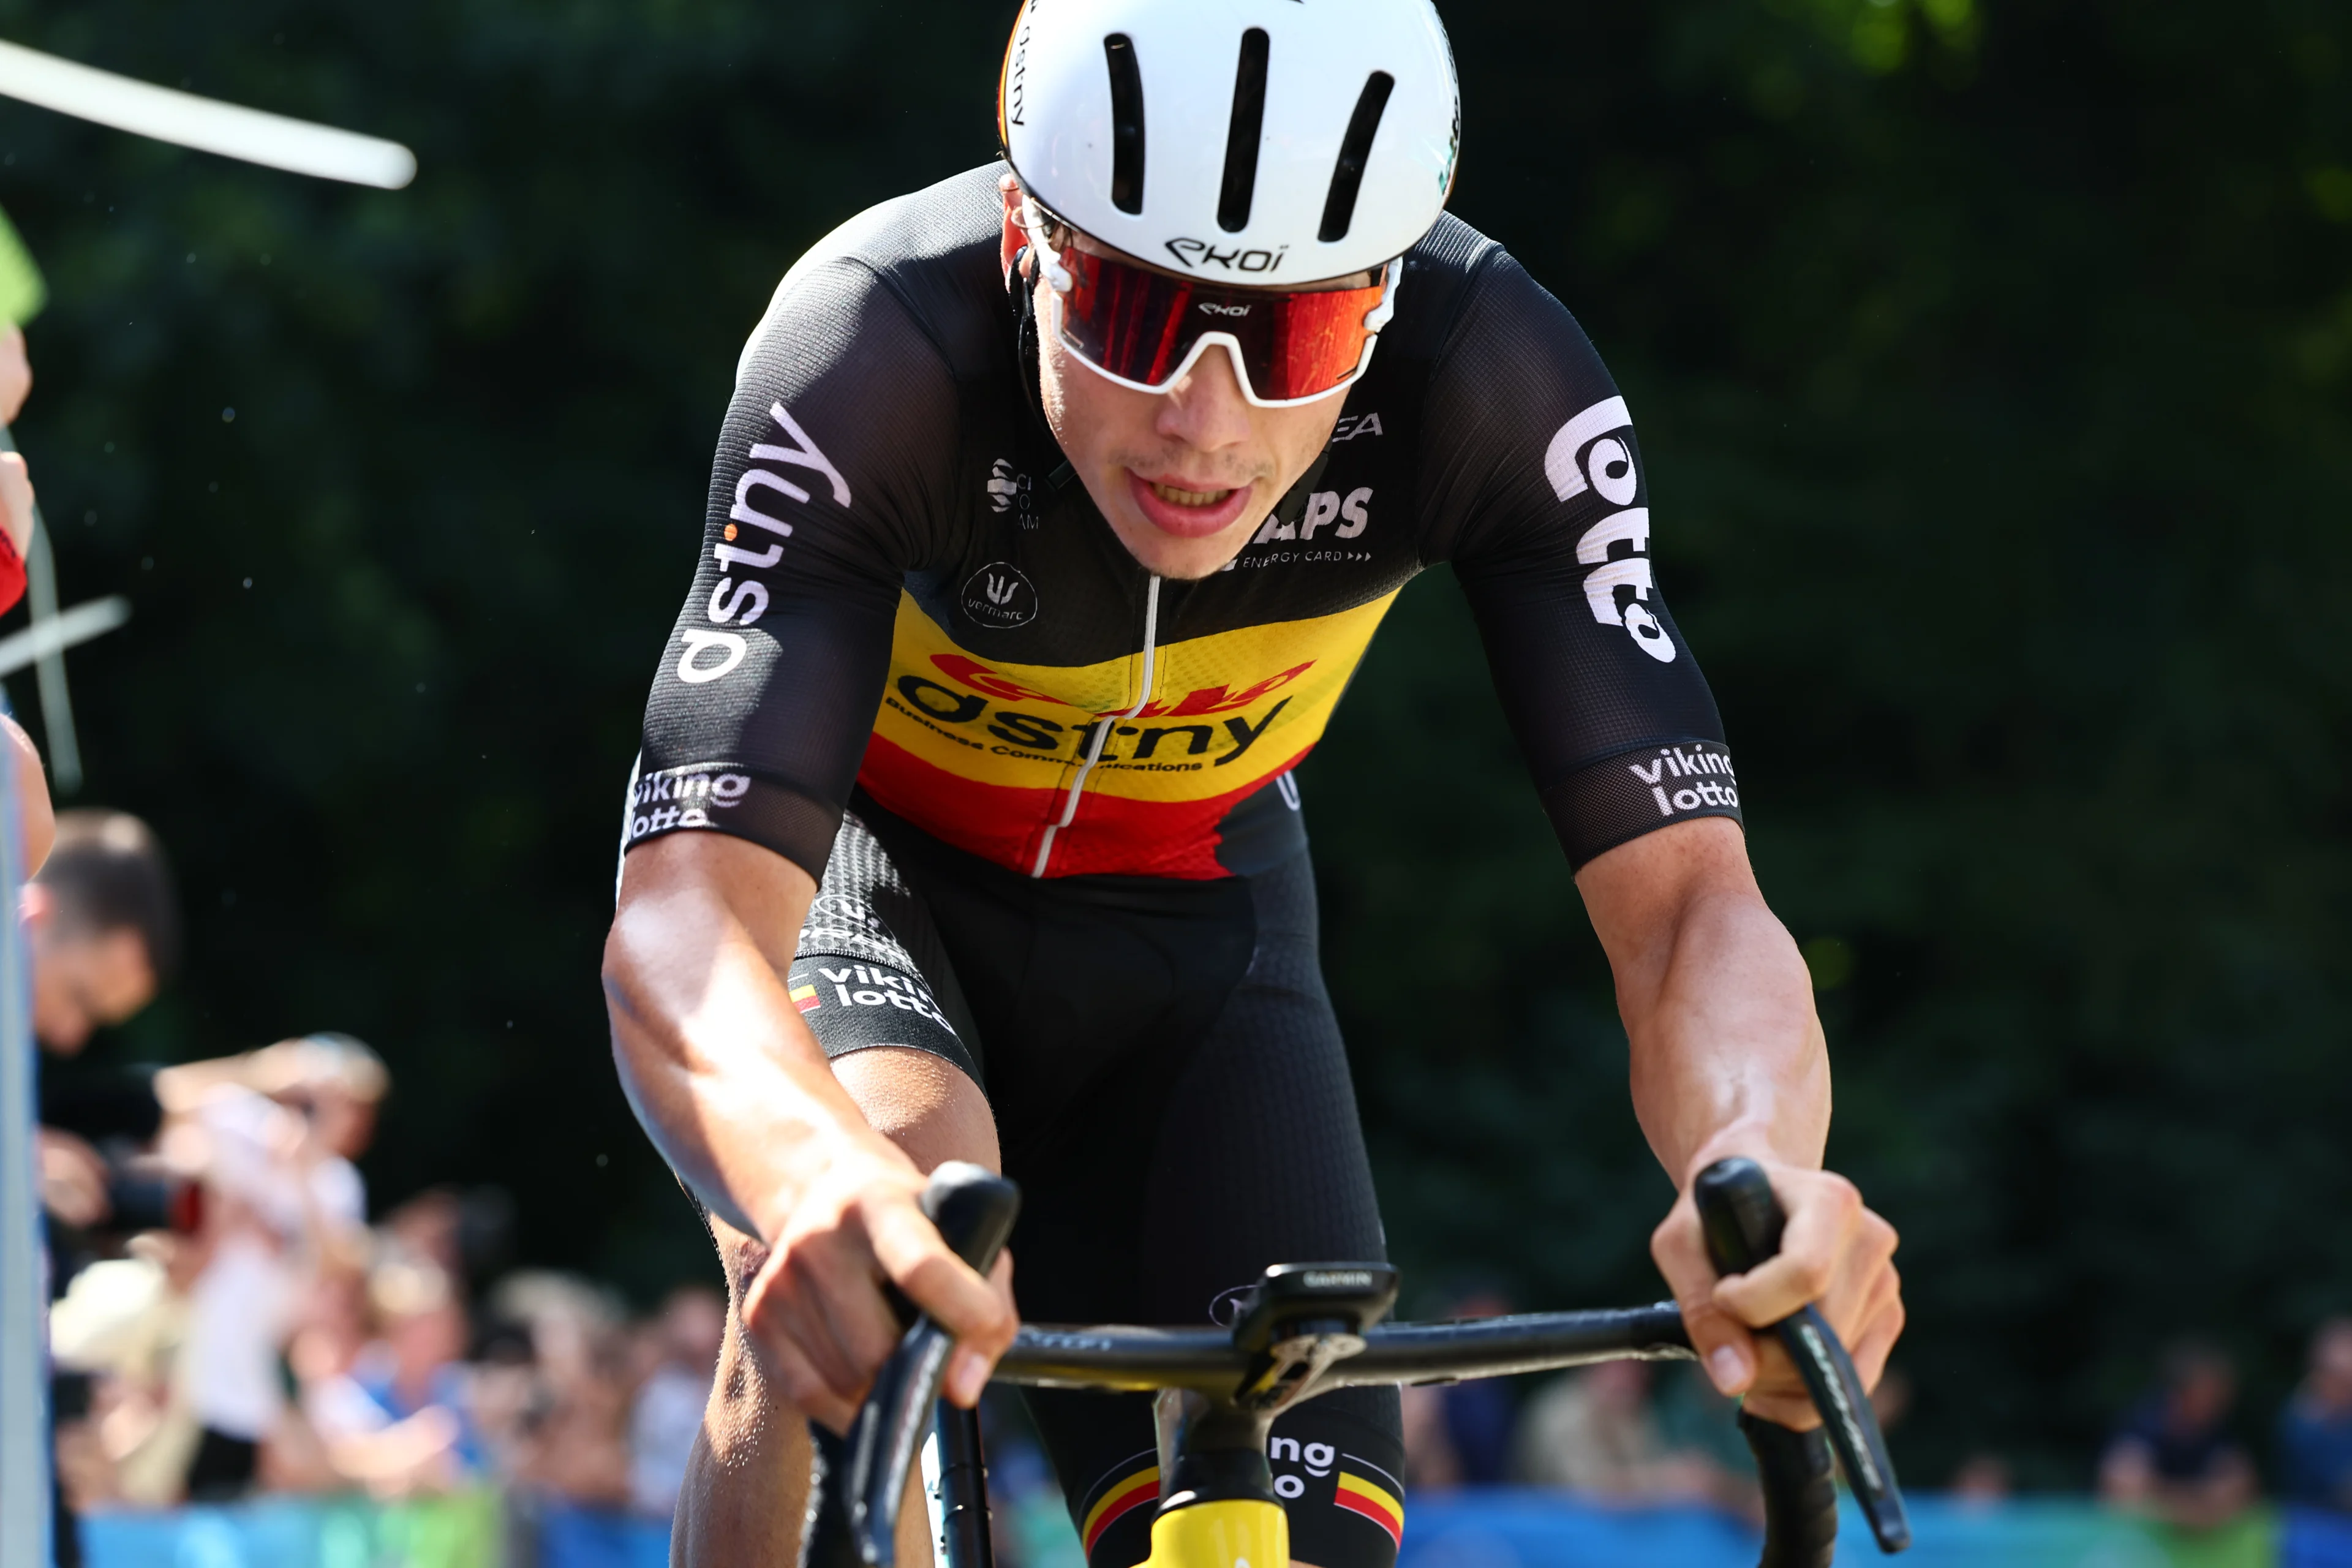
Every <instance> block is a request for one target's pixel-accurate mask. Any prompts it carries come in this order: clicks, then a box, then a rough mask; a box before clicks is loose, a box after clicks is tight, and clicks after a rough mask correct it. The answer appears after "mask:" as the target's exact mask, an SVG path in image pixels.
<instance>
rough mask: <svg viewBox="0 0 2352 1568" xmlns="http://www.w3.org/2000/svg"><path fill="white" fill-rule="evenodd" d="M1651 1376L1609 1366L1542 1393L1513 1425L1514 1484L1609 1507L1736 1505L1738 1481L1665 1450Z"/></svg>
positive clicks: (1645, 1366)
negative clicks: (1518, 1481) (1673, 1503)
mask: <svg viewBox="0 0 2352 1568" xmlns="http://www.w3.org/2000/svg"><path fill="white" fill-rule="evenodd" d="M1652 1375H1653V1369H1652V1366H1651V1363H1648V1362H1639V1361H1612V1362H1602V1363H1600V1364H1599V1365H1598V1366H1591V1367H1586V1368H1584V1369H1582V1370H1580V1371H1578V1372H1571V1373H1568V1374H1567V1375H1566V1376H1564V1377H1561V1378H1559V1379H1557V1380H1556V1381H1554V1382H1552V1383H1551V1384H1548V1385H1546V1386H1545V1388H1544V1389H1543V1390H1542V1391H1541V1392H1540V1393H1538V1394H1537V1395H1536V1396H1535V1397H1534V1398H1533V1399H1532V1400H1530V1401H1528V1409H1527V1415H1526V1416H1525V1418H1524V1419H1522V1420H1521V1422H1520V1424H1519V1432H1518V1438H1517V1444H1516V1447H1515V1454H1514V1468H1516V1470H1517V1475H1518V1479H1521V1480H1523V1481H1526V1482H1528V1483H1529V1484H1531V1485H1534V1486H1546V1487H1559V1488H1562V1489H1567V1490H1570V1491H1574V1492H1579V1493H1581V1494H1583V1495H1585V1496H1587V1497H1591V1498H1594V1499H1598V1500H1606V1501H1612V1502H1669V1501H1685V1502H1706V1503H1711V1504H1716V1505H1718V1506H1738V1504H1739V1503H1740V1502H1742V1501H1744V1500H1745V1496H1746V1493H1747V1492H1748V1490H1750V1489H1751V1488H1750V1487H1749V1486H1748V1483H1747V1482H1746V1481H1745V1480H1744V1479H1742V1478H1738V1477H1735V1476H1733V1475H1732V1474H1730V1473H1729V1472H1728V1471H1727V1470H1726V1468H1724V1467H1723V1466H1722V1465H1720V1464H1718V1463H1717V1461H1716V1460H1715V1459H1714V1458H1711V1457H1710V1456H1709V1455H1707V1454H1706V1453H1705V1452H1703V1451H1700V1450H1697V1449H1693V1448H1675V1447H1668V1446H1667V1443H1666V1440H1665V1436H1664V1433H1663V1432H1662V1431H1661V1429H1660V1427H1659V1425H1658V1419H1657V1415H1656V1414H1655V1412H1654V1410H1653V1409H1652V1408H1651V1404H1650V1386H1651V1382H1652Z"/></svg>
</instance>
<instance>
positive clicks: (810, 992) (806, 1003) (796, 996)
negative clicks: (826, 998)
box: [793, 985, 824, 1013]
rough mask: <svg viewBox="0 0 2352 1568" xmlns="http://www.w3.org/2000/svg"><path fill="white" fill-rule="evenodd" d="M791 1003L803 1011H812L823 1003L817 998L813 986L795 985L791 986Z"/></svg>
mask: <svg viewBox="0 0 2352 1568" xmlns="http://www.w3.org/2000/svg"><path fill="white" fill-rule="evenodd" d="M793 1006H795V1007H798V1008H799V1009H800V1010H801V1011H802V1012H803V1013H814V1012H815V1011H816V1010H817V1009H818V1008H819V1007H822V1006H824V1003H823V1002H821V1001H819V1000H818V999H817V994H816V987H815V986H814V985H795V986H793Z"/></svg>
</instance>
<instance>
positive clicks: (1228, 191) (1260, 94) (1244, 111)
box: [1217, 27, 1352, 234]
mask: <svg viewBox="0 0 2352 1568" xmlns="http://www.w3.org/2000/svg"><path fill="white" fill-rule="evenodd" d="M1271 47H1272V46H1271V43H1270V41H1269V40H1268V39H1267V37H1266V34H1265V28H1264V27H1252V28H1251V29H1250V30H1249V31H1248V32H1246V33H1244V34H1243V35H1242V60H1241V68H1239V69H1238V70H1236V71H1235V72H1234V121H1233V124H1232V125H1231V126H1230V127H1228V128H1227V130H1226V132H1225V183H1224V186H1223V190H1221V191H1220V192H1219V193H1218V195H1217V226H1218V227H1220V228H1222V229H1223V230H1224V231H1225V232H1226V233H1227V234H1237V233H1239V232H1240V231H1241V230H1243V229H1244V228H1247V227H1248V226H1249V215H1250V197H1251V196H1252V195H1255V193H1256V190H1257V144H1258V137H1259V134H1260V132H1262V131H1263V130H1264V128H1265V59H1266V54H1267V52H1268V50H1269V49H1270V48H1271ZM1351 205H1352V204H1351Z"/></svg>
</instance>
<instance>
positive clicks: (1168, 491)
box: [1151, 483, 1234, 506]
mask: <svg viewBox="0 0 2352 1568" xmlns="http://www.w3.org/2000/svg"><path fill="white" fill-rule="evenodd" d="M1151 493H1152V494H1153V495H1156V496H1158V497H1159V498H1160V500H1164V501H1166V502H1167V503H1168V504H1169V505H1171V506H1214V505H1216V504H1217V503H1218V502H1219V501H1221V500H1224V499H1225V498H1226V497H1227V496H1229V495H1231V494H1233V493H1234V492H1233V491H1231V490H1181V489H1177V488H1176V487H1175V486H1174V485H1163V484H1158V483H1154V484H1153V485H1152V487H1151Z"/></svg>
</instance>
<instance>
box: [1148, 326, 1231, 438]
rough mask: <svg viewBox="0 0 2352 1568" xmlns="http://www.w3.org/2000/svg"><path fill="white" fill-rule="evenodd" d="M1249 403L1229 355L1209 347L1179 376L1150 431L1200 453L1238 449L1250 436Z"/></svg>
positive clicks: (1216, 345)
mask: <svg viewBox="0 0 2352 1568" xmlns="http://www.w3.org/2000/svg"><path fill="white" fill-rule="evenodd" d="M1250 414H1251V405H1250V401H1249V399H1248V398H1247V397H1245V396H1244V395H1242V383H1241V376H1240V374H1239V372H1238V370H1237V368H1236V367H1235V365H1234V356H1233V351H1232V350H1230V349H1228V348H1226V347H1225V345H1224V344H1223V343H1212V344H1211V345H1210V352H1209V353H1204V354H1202V356H1201V357H1200V358H1199V359H1197V360H1195V361H1193V362H1192V369H1191V370H1188V371H1186V372H1185V373H1184V374H1182V375H1181V376H1179V377H1178V378H1177V380H1176V383H1175V384H1174V385H1172V386H1171V387H1170V388H1169V389H1168V392H1167V395H1165V396H1163V397H1161V398H1160V407H1159V409H1158V410H1157V411H1156V412H1155V414H1154V416H1153V418H1152V422H1151V427H1152V433H1153V434H1155V435H1158V436H1162V437H1167V438H1168V439H1170V440H1174V441H1181V442H1183V443H1184V445H1186V446H1188V447H1196V448H1198V449H1200V450H1202V451H1215V450H1218V449H1219V448H1221V447H1238V446H1240V445H1242V444H1243V443H1244V442H1245V441H1247V440H1248V439H1249V438H1250V435H1251V432H1252V430H1253V428H1254V426H1252V424H1251V421H1250Z"/></svg>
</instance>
